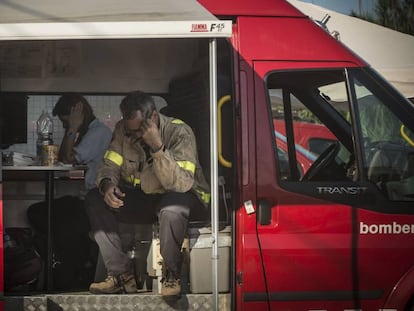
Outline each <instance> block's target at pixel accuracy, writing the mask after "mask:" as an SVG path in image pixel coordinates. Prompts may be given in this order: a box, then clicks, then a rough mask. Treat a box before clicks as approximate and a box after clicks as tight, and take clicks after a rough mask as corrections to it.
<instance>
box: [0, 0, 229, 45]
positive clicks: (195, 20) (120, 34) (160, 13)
mask: <svg viewBox="0 0 414 311" xmlns="http://www.w3.org/2000/svg"><path fill="white" fill-rule="evenodd" d="M230 36H231V21H223V20H218V19H217V18H216V17H215V16H213V15H212V14H211V13H210V12H209V11H207V10H206V9H205V8H204V7H203V6H202V5H201V4H199V3H198V2H197V1H196V0H174V1H171V0H117V1H116V0H71V1H64V0H30V1H27V0H13V1H12V0H2V1H0V40H51V39H116V38H187V37H189V38H202V37H214V38H217V37H230Z"/></svg>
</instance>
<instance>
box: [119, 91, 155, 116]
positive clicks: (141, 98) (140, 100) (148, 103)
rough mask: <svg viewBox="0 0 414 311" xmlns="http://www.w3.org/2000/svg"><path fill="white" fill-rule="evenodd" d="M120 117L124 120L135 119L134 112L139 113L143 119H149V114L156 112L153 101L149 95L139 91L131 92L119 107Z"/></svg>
mask: <svg viewBox="0 0 414 311" xmlns="http://www.w3.org/2000/svg"><path fill="white" fill-rule="evenodd" d="M119 108H120V109H121V112H122V116H123V118H124V119H126V120H131V119H133V118H134V117H135V112H136V111H138V110H139V111H141V113H142V115H143V116H144V118H149V117H150V116H151V113H152V112H153V111H154V110H156V107H155V103H154V99H153V98H152V96H151V95H149V94H146V93H144V92H141V91H133V92H130V93H128V94H127V95H126V96H125V97H124V98H123V99H122V101H121V104H120V105H119Z"/></svg>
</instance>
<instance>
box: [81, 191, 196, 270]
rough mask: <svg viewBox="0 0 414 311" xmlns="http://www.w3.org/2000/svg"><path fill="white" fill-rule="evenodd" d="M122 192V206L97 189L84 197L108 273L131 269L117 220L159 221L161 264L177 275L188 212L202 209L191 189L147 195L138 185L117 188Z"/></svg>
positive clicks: (179, 268) (120, 221) (138, 222)
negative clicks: (115, 205)
mask: <svg viewBox="0 0 414 311" xmlns="http://www.w3.org/2000/svg"><path fill="white" fill-rule="evenodd" d="M121 190H122V191H123V192H124V193H125V194H126V196H125V197H124V198H123V200H124V206H123V207H121V208H120V209H113V208H110V207H109V206H108V205H106V203H105V202H104V201H103V196H102V195H101V194H100V193H99V191H98V190H96V189H95V190H92V191H90V192H89V193H88V194H87V196H86V199H85V204H86V208H87V213H88V216H89V220H90V224H91V230H92V233H93V235H94V238H95V241H96V242H97V244H98V246H99V250H100V252H101V255H102V258H103V261H104V263H105V266H106V269H107V271H108V275H118V274H120V273H124V272H131V271H132V263H131V260H130V259H129V257H128V255H127V253H126V252H125V251H124V250H123V248H122V241H121V238H120V234H119V226H120V223H130V224H131V223H136V224H150V223H154V222H156V221H157V218H158V222H159V238H160V251H161V256H162V257H163V260H164V265H166V266H167V267H168V269H169V270H170V271H171V272H172V273H173V274H174V275H175V276H177V277H178V276H179V275H180V271H181V264H182V254H181V245H182V243H183V240H184V237H185V235H186V232H187V225H188V220H189V217H190V212H191V213H193V212H196V211H197V212H199V213H202V212H203V211H204V207H203V205H202V204H201V202H200V201H199V200H198V199H197V197H196V196H195V195H194V194H193V193H191V192H186V193H178V192H167V193H163V194H155V195H148V194H145V193H143V192H142V191H141V190H140V189H131V188H121Z"/></svg>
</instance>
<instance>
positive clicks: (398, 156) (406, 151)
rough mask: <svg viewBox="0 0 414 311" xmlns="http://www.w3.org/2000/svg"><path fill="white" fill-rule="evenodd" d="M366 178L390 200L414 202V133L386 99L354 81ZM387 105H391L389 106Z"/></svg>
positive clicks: (356, 79)
mask: <svg viewBox="0 0 414 311" xmlns="http://www.w3.org/2000/svg"><path fill="white" fill-rule="evenodd" d="M353 81H354V83H353V87H354V88H355V95H356V107H357V112H358V113H357V114H358V116H359V120H360V130H361V135H362V142H363V144H362V146H363V153H362V155H363V170H364V175H365V176H366V178H367V179H368V180H369V181H370V182H372V183H373V184H375V185H376V186H377V187H378V189H380V190H381V191H382V192H383V193H385V194H386V195H387V196H388V198H389V199H391V200H397V201H398V200H401V201H406V200H414V143H413V137H414V136H413V133H412V131H410V130H409V129H407V127H406V126H405V124H404V123H403V122H402V121H401V120H400V119H399V118H398V117H397V116H396V114H395V113H394V111H392V110H391V109H390V108H389V107H388V105H389V104H390V103H389V102H386V101H385V99H384V98H381V97H380V96H379V95H378V94H375V93H374V92H375V89H373V91H371V90H370V89H368V88H367V87H366V86H365V85H363V83H362V82H361V81H359V80H358V78H355V79H354V80H353ZM387 104H388V105H387Z"/></svg>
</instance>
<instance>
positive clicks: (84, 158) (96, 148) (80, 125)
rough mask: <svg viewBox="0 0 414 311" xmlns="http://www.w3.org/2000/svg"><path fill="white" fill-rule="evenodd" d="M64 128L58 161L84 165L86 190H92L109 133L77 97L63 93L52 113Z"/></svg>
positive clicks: (88, 107)
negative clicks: (85, 168) (85, 167)
mask: <svg viewBox="0 0 414 311" xmlns="http://www.w3.org/2000/svg"><path fill="white" fill-rule="evenodd" d="M52 114H53V116H58V118H59V119H60V121H61V122H62V125H63V128H64V129H65V135H64V136H63V139H62V143H61V144H60V148H59V156H58V160H59V161H61V162H63V163H65V164H81V165H86V166H87V170H86V173H85V187H86V190H90V189H93V188H95V179H96V172H97V169H98V166H99V163H100V162H101V161H102V158H103V155H104V153H105V151H106V148H107V147H108V145H109V143H110V141H111V137H112V131H111V129H110V128H109V127H107V126H106V125H105V124H103V123H102V122H100V121H99V120H98V119H97V118H96V117H95V115H94V113H93V111H92V107H91V106H90V105H89V103H88V101H87V100H86V99H85V97H83V96H82V95H80V94H65V95H63V96H62V97H60V98H59V100H58V101H57V103H56V105H55V107H54V108H53V111H52Z"/></svg>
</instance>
